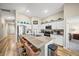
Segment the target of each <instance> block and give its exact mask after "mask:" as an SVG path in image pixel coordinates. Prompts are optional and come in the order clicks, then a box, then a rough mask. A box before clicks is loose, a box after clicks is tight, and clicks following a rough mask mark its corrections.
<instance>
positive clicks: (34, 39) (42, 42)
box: [20, 35, 53, 56]
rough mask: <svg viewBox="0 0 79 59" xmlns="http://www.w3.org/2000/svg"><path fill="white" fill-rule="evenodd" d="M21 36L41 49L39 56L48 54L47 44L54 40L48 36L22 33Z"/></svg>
mask: <svg viewBox="0 0 79 59" xmlns="http://www.w3.org/2000/svg"><path fill="white" fill-rule="evenodd" d="M20 38H24V39H26V40H27V41H28V42H30V43H31V44H32V45H33V46H35V47H36V48H37V49H40V50H41V53H40V54H39V56H40V55H41V56H44V55H47V54H46V52H47V45H48V43H49V42H51V43H52V42H53V40H52V39H51V38H50V37H46V36H32V35H21V36H20Z"/></svg>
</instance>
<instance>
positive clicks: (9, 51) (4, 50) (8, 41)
mask: <svg viewBox="0 0 79 59" xmlns="http://www.w3.org/2000/svg"><path fill="white" fill-rule="evenodd" d="M0 45H1V46H0V49H1V50H0V51H1V52H0V55H1V56H17V50H16V37H15V35H9V36H7V37H6V38H5V39H4V41H3V42H2V43H0Z"/></svg>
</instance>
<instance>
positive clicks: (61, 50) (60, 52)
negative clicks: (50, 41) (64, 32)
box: [57, 47, 79, 56]
mask: <svg viewBox="0 0 79 59" xmlns="http://www.w3.org/2000/svg"><path fill="white" fill-rule="evenodd" d="M57 54H58V55H59V56H79V51H73V50H70V49H64V48H63V47H58V51H57Z"/></svg>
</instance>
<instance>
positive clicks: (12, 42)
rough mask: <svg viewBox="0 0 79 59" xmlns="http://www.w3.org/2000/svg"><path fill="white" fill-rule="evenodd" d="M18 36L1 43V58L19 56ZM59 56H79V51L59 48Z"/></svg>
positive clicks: (9, 37)
mask: <svg viewBox="0 0 79 59" xmlns="http://www.w3.org/2000/svg"><path fill="white" fill-rule="evenodd" d="M16 46H17V45H16V36H15V35H9V36H7V37H6V38H4V39H3V40H2V41H0V56H17V47H16ZM57 54H58V55H59V56H79V51H73V50H70V49H64V48H63V47H60V46H59V47H58V51H57Z"/></svg>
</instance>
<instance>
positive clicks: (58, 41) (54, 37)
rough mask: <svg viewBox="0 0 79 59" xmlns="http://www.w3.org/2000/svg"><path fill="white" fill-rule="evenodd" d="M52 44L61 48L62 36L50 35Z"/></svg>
mask: <svg viewBox="0 0 79 59" xmlns="http://www.w3.org/2000/svg"><path fill="white" fill-rule="evenodd" d="M51 37H52V40H53V42H54V43H56V44H58V45H61V46H63V44H64V36H62V35H51Z"/></svg>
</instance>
